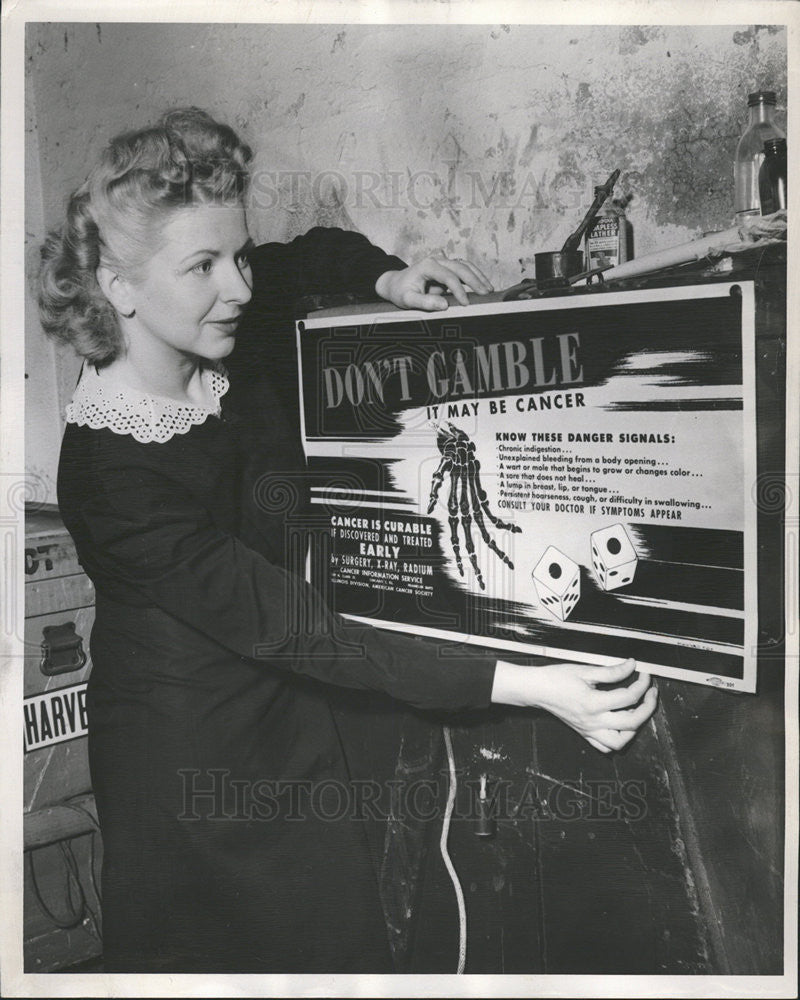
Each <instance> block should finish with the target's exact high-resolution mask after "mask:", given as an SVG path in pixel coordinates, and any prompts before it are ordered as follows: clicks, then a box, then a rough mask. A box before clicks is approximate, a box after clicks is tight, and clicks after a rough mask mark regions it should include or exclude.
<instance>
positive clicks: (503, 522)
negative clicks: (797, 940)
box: [298, 283, 757, 691]
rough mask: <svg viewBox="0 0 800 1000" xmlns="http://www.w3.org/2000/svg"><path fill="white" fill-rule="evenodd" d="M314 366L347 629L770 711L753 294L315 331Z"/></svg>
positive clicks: (309, 388)
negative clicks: (662, 680) (747, 699)
mask: <svg viewBox="0 0 800 1000" xmlns="http://www.w3.org/2000/svg"><path fill="white" fill-rule="evenodd" d="M298 350H299V354H300V370H301V410H302V415H303V434H304V442H305V448H306V453H307V457H308V461H309V468H310V471H311V480H312V486H311V503H312V510H313V511H314V512H315V513H316V514H318V515H320V518H321V519H322V522H323V524H324V527H325V531H326V534H327V538H328V541H327V544H326V546H325V550H324V555H323V557H322V558H321V559H320V558H318V559H315V560H312V562H311V565H312V567H313V569H312V570H311V574H312V576H313V577H314V578H315V579H314V581H313V582H315V583H316V584H318V585H320V586H321V587H323V588H324V589H325V590H326V592H327V593H328V594H329V595H331V596H332V599H333V602H334V605H335V608H336V610H337V611H338V612H340V613H342V614H344V615H346V616H349V617H352V618H355V619H358V620H368V621H371V622H372V623H374V624H376V625H379V626H382V627H386V628H392V629H403V630H406V631H409V632H414V633H417V634H421V635H427V636H434V637H439V638H442V639H450V640H459V641H461V642H464V641H466V642H470V643H475V644H478V645H480V646H483V647H491V648H494V649H496V650H498V651H499V652H500V653H502V652H506V653H514V654H520V653H523V654H524V653H527V654H531V655H534V654H535V655H547V656H553V657H558V658H564V659H571V660H580V661H585V662H593V663H602V662H607V661H609V660H612V659H617V658H621V657H628V656H633V657H635V658H636V659H637V660H638V661H639V663H640V664H641V665H642V666H644V667H645V668H646V669H649V670H651V671H652V672H653V673H656V674H660V675H664V676H669V677H678V678H683V679H686V680H692V681H698V682H701V683H706V684H713V685H717V686H722V687H726V688H731V689H737V690H743V691H754V690H755V672H756V671H755V646H756V634H757V605H756V596H757V595H756V548H757V546H756V536H755V531H756V527H755V508H754V505H753V502H752V498H751V496H750V490H751V487H752V484H753V483H754V482H755V471H756V470H755V455H756V452H755V384H754V383H755V374H754V372H755V359H754V295H753V286H752V284H750V283H742V284H733V283H731V284H727V283H719V284H707V285H701V286H692V287H683V288H664V289H656V290H647V291H631V292H610V291H606V292H602V293H597V294H583V295H567V296H560V297H558V298H545V299H539V300H534V301H526V302H511V303H502V302H500V303H497V302H495V303H489V304H482V305H474V306H469V307H466V308H462V307H454V308H450V309H449V310H448V311H447V312H446V313H444V314H430V313H420V312H407V313H403V312H396V311H392V312H377V313H374V314H353V315H349V316H334V317H331V316H326V315H321V316H318V317H314V316H312V317H311V318H310V319H308V320H306V321H304V322H303V323H300V324H298Z"/></svg>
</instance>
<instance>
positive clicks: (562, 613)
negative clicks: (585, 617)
mask: <svg viewBox="0 0 800 1000" xmlns="http://www.w3.org/2000/svg"><path fill="white" fill-rule="evenodd" d="M532 576H533V585H534V586H535V587H536V593H537V595H538V597H539V603H540V604H541V605H542V606H543V607H545V608H547V610H548V611H549V612H550V613H551V614H553V615H555V616H556V618H560V619H561V621H562V622H563V621H566V620H567V618H569V616H570V615H571V614H572V612H573V610H574V608H575V605H576V604H577V603H578V601H579V600H580V596H581V568H580V566H579V565H578V564H577V563H576V562H573V561H572V560H571V559H570V558H569V556H565V555H564V553H563V552H559V551H558V549H557V548H555V547H554V546H552V545H551V546H550V547H549V548H547V549H546V550H545V553H544V555H543V556H542V558H541V559H540V560H539V562H538V563H537V564H536V566H535V567H534V569H533V574H532Z"/></svg>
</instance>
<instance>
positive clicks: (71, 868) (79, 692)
mask: <svg viewBox="0 0 800 1000" xmlns="http://www.w3.org/2000/svg"><path fill="white" fill-rule="evenodd" d="M93 621H94V588H93V587H92V584H91V581H90V580H89V578H88V577H87V576H86V574H85V573H83V572H82V570H81V567H80V565H79V563H78V559H77V555H76V553H75V548H74V545H73V543H72V540H71V538H70V537H69V534H68V533H67V531H66V529H65V528H64V526H63V524H62V523H61V521H60V519H59V517H58V515H57V513H55V512H52V511H37V512H36V513H35V514H32V515H29V516H28V518H27V520H26V538H25V678H24V696H25V704H24V718H23V732H24V741H25V754H24V764H23V767H24V777H23V795H24V811H25V818H24V838H25V896H24V952H25V968H26V971H27V972H51V971H54V970H56V969H62V968H65V967H67V966H71V965H74V964H76V963H78V962H83V961H86V960H87V959H91V958H95V957H96V956H98V955H100V954H101V952H102V943H101V940H100V917H99V912H100V900H99V898H98V885H97V883H98V881H99V870H100V863H101V855H102V844H101V840H100V834H99V831H98V828H97V819H96V814H95V811H94V799H93V796H92V794H91V779H90V776H89V764H88V758H87V738H86V714H85V697H86V681H87V679H88V676H89V672H90V670H91V658H90V656H89V636H90V633H91V628H92V623H93ZM70 623H72V626H74V633H75V638H74V640H72V639H71V633H72V632H73V628H72V627H71V625H70ZM46 630H48V631H46ZM64 639H66V640H67V642H66V643H65V642H64V641H63V640H64ZM45 640H48V641H45ZM43 641H44V645H43Z"/></svg>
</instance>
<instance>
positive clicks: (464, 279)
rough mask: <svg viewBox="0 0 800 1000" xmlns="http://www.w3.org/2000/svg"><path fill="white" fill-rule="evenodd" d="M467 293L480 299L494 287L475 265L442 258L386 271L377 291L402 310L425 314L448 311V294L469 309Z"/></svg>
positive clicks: (432, 258)
mask: <svg viewBox="0 0 800 1000" xmlns="http://www.w3.org/2000/svg"><path fill="white" fill-rule="evenodd" d="M467 289H469V290H470V291H473V292H477V293H478V294H479V295H486V294H487V293H488V292H491V291H494V289H493V286H492V283H491V282H490V281H489V279H488V278H487V277H486V275H485V274H482V273H481V272H480V271H479V270H478V268H477V267H475V265H474V264H470V263H469V261H466V260H448V258H447V257H441V256H430V257H425V258H424V260H421V261H419V262H418V263H416V264H412V265H411V267H407V268H406V269H405V270H403V271H384V273H383V274H382V275H381V276H380V278H378V280H377V281H376V282H375V291H376V292H377V293H378V295H380V297H381V298H382V299H386V301H387V302H391V303H392V304H393V305H396V306H397V307H398V308H400V309H424V310H425V311H426V312H435V311H437V310H441V309H446V308H447V299H446V298H445V297H444V295H445V291H446V290H449V291H450V292H451V294H452V295H453V298H454V299H455V300H456V302H458V303H459V305H462V306H467V305H469V299H468V298H467Z"/></svg>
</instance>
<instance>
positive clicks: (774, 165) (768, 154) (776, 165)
mask: <svg viewBox="0 0 800 1000" xmlns="http://www.w3.org/2000/svg"><path fill="white" fill-rule="evenodd" d="M758 192H759V195H760V198H761V214H762V215H772V213H773V212H777V211H778V209H780V208H786V140H785V139H767V141H766V142H765V143H764V162H763V163H762V164H761V169H760V170H759V172H758Z"/></svg>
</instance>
